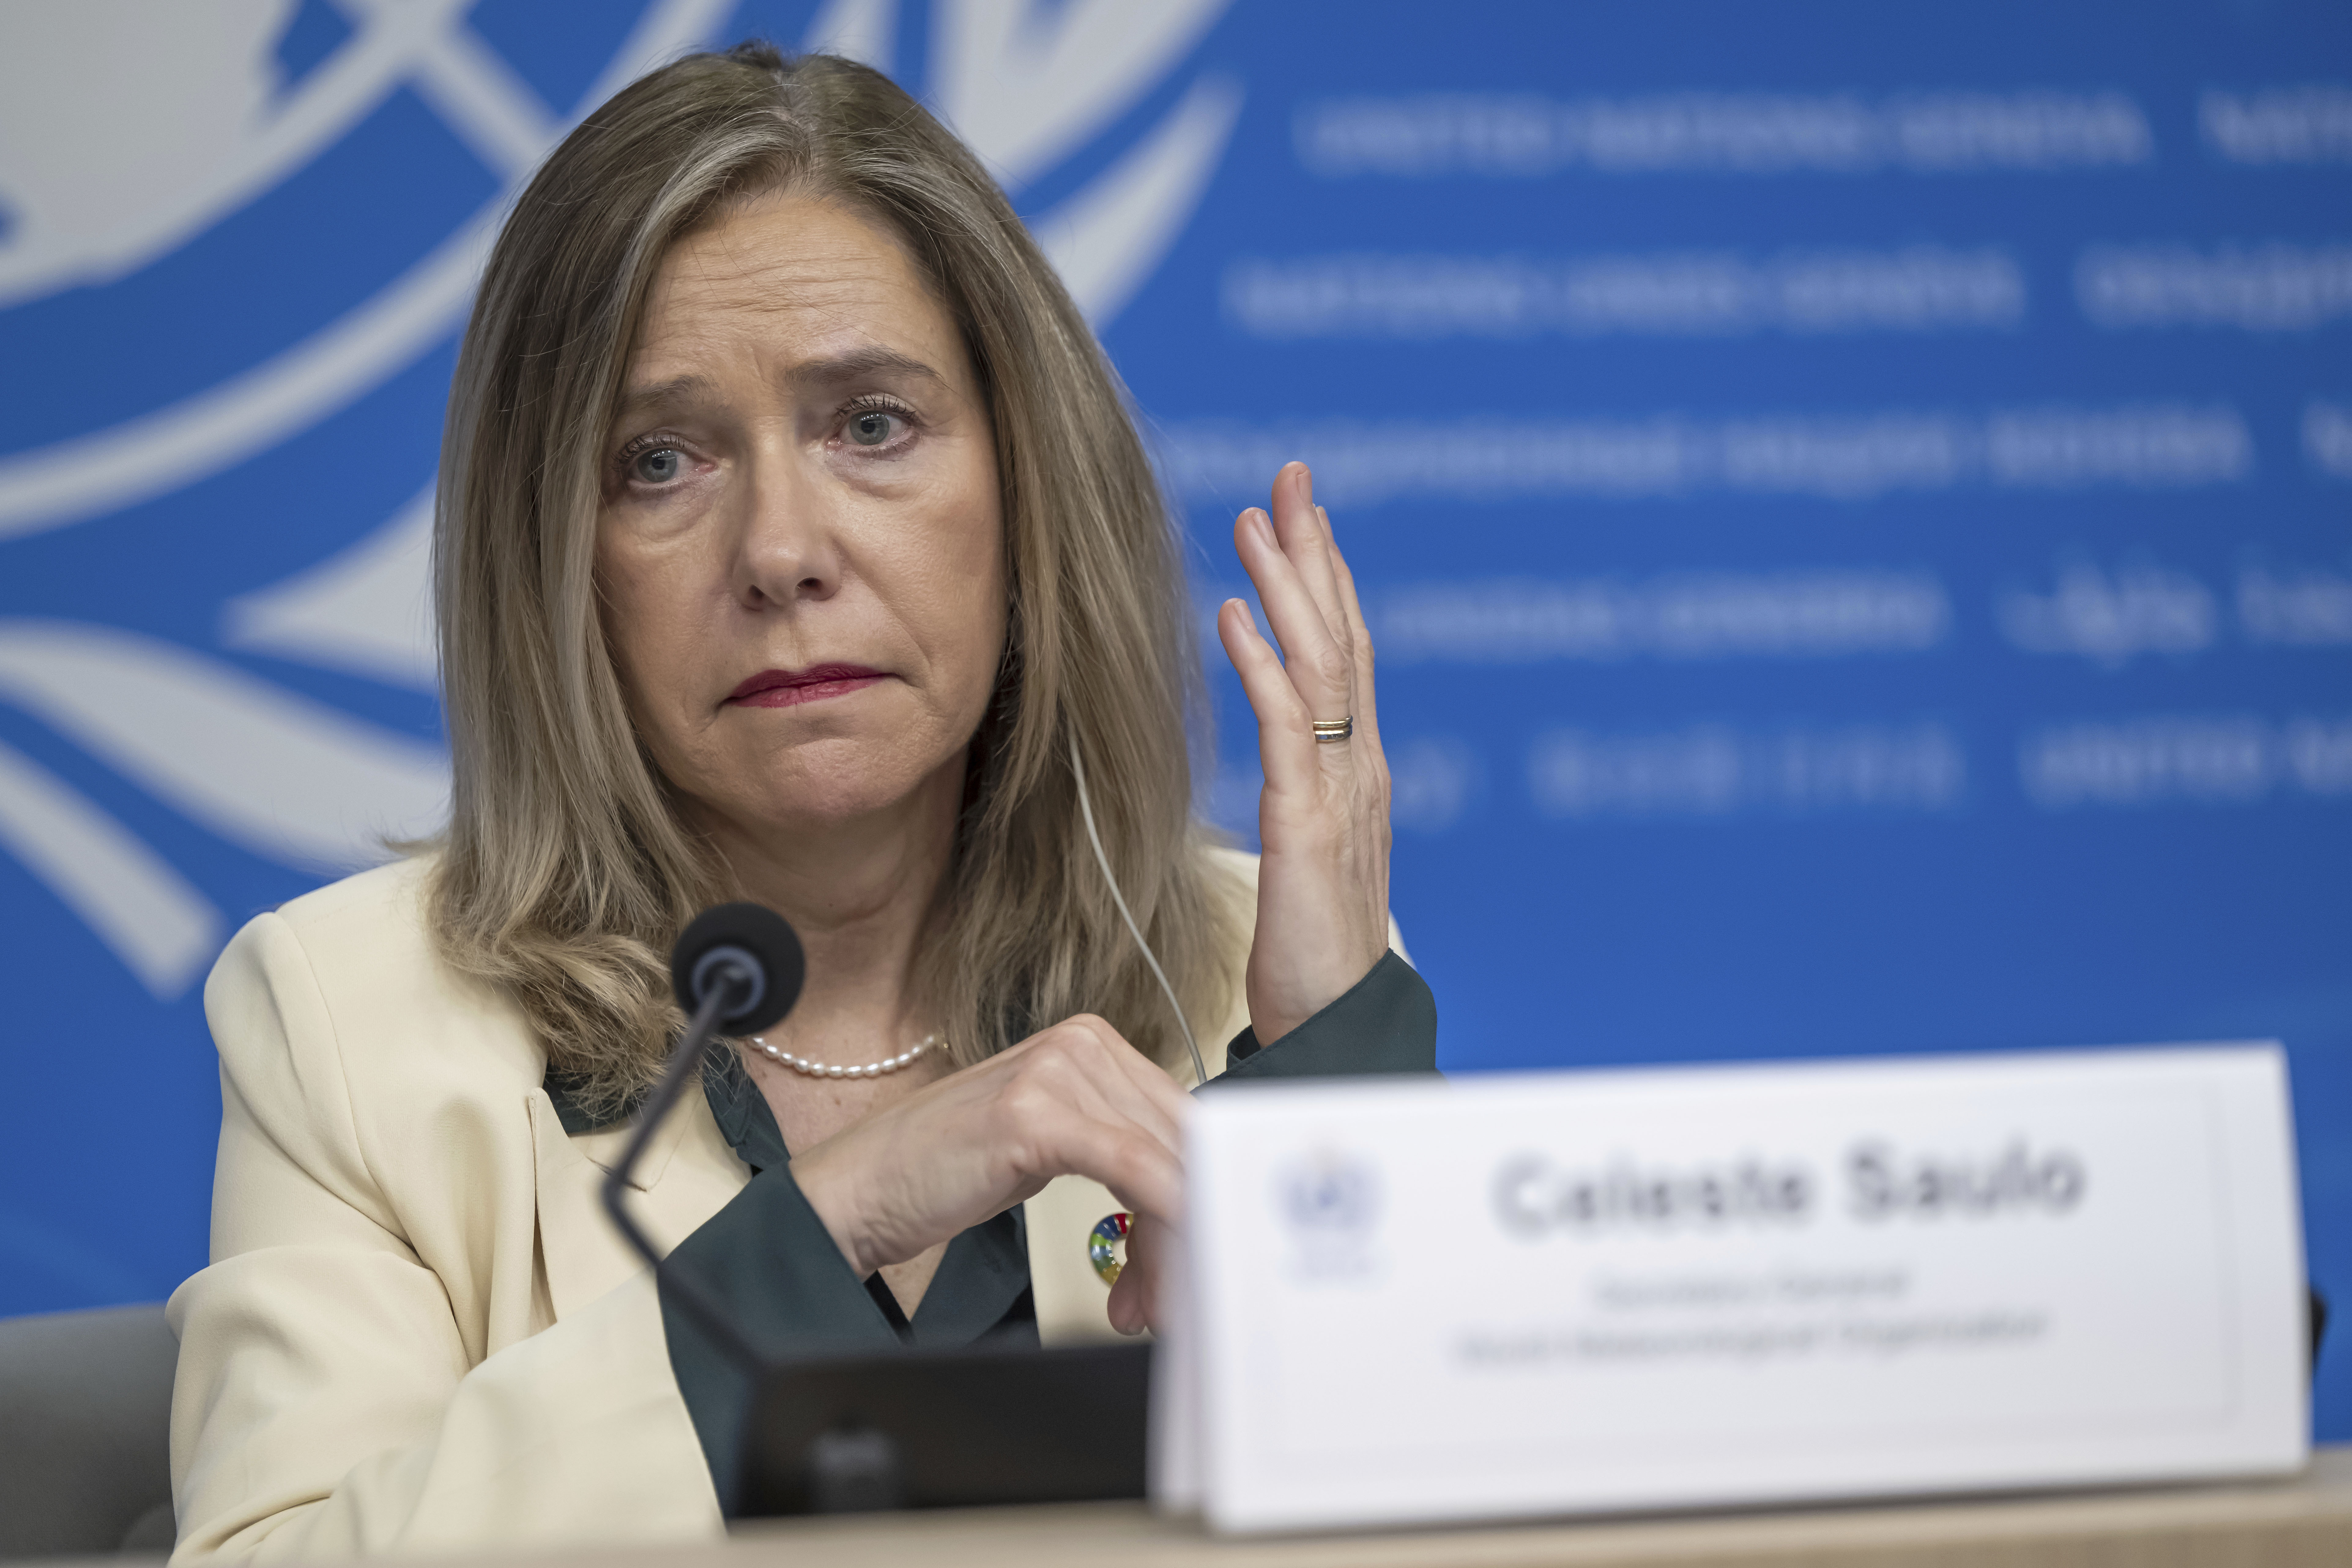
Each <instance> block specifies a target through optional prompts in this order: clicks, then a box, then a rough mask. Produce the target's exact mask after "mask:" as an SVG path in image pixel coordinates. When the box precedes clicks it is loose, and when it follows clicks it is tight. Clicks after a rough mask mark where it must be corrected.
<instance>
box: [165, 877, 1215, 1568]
mask: <svg viewBox="0 0 2352 1568" xmlns="http://www.w3.org/2000/svg"><path fill="white" fill-rule="evenodd" d="M1216 854H1217V857H1218V859H1219V861H1220V862H1221V864H1223V865H1224V866H1225V867H1226V868H1228V869H1230V870H1231V871H1232V872H1233V873H1234V879H1233V884H1232V885H1233V889H1234V897H1235V899H1236V900H1237V902H1238V903H1239V905H1240V906H1241V910H1242V919H1241V921H1239V922H1238V924H1239V928H1240V929H1241V930H1242V931H1244V942H1243V943H1242V945H1241V946H1240V947H1239V948H1238V949H1237V950H1236V951H1235V952H1234V959H1233V963H1234V974H1235V977H1236V982H1237V983H1236V984H1235V986H1234V993H1235V995H1236V997H1237V998H1238V996H1239V994H1240V989H1241V988H1240V985H1239V984H1238V979H1239V976H1240V973H1241V970H1242V966H1243V964H1244V961H1245V959H1246V955H1247V952H1248V944H1247V940H1246V933H1248V932H1249V931H1251V930H1252V929H1253V928H1254V925H1255V886H1256V880H1257V862H1256V860H1255V858H1254V857H1250V856H1245V855H1240V854H1235V853H1233V852H1230V851H1217V852H1216ZM425 866H426V862H424V861H419V860H408V861H403V862H400V863H398V864H395V865H392V866H387V867H383V868H381V869H378V870H373V871H367V872H363V873H362V874H361V875H359V876H356V877H352V878H350V879H346V880H344V881H341V882H338V883H335V884H334V885H333V886H331V887H328V888H323V889H320V890H319V891H317V892H314V893H311V894H309V895H307V896H305V897H303V898H299V899H297V900H294V901H293V902H291V903H289V904H287V905H286V906H285V907H284V908H282V909H280V910H277V911H276V912H274V913H271V914H265V915H262V916H260V917H259V918H257V919H256V920H255V921H252V923H250V924H248V925H247V927H246V928H245V929H244V930H243V931H239V932H238V933H237V935H236V939H235V940H234V941H232V942H230V943H229V945H228V948H227V951H226V952H224V953H223V954H222V955H221V959H220V962H219V963H218V965H217V966H215V969H214V970H213V973H212V977H211V979H210V980H209V981H208V982H207V983H206V984H205V1016H206V1017H207V1018H208V1019H209V1020H210V1022H211V1025H212V1031H213V1038H214V1040H215V1043H216V1044H217V1046H218V1047H219V1051H220V1060H221V1100H222V1117H221V1139H220V1156H219V1164H218V1167H217V1171H216V1173H215V1178H214V1185H213V1235H212V1255H211V1256H212V1262H211V1266H210V1267H208V1268H205V1270H204V1271H203V1272H201V1273H199V1274H197V1275H196V1276H195V1277H194V1279H190V1280H189V1281H188V1282H187V1283H186V1284H184V1285H183V1286H181V1287H180V1289H178V1290H177V1291H176V1292H174V1293H173V1297H172V1300H171V1303H170V1308H169V1311H170V1318H171V1322H172V1327H173V1331H175V1332H176V1333H177V1334H178V1335H179V1339H180V1363H179V1374H178V1383H177V1386H176V1388H175V1390H174V1393H173V1401H172V1487H173V1500H174V1505H175V1507H176V1510H177V1512H178V1517H179V1546H178V1550H177V1551H176V1552H174V1553H173V1563H193V1562H197V1561H200V1560H203V1559H206V1558H213V1557H221V1558H240V1559H252V1560H255V1561H262V1560H272V1561H289V1560H299V1559H310V1560H319V1559H325V1558H334V1557H345V1556H352V1555H357V1554H360V1553H366V1552H395V1551H397V1552H424V1551H440V1550H457V1549H466V1550H475V1551H478V1550H481V1549H484V1548H495V1547H499V1546H504V1545H517V1546H520V1545H525V1544H528V1545H530V1546H532V1547H536V1548H546V1547H561V1546H568V1545H583V1546H585V1545H614V1544H621V1543H628V1542H638V1543H643V1542H677V1541H688V1540H693V1539H697V1538H703V1537H711V1536H716V1535H718V1534H719V1532H720V1531H721V1530H722V1528H723V1525H722V1521H721V1519H720V1516H719V1500H718V1498H717V1495H716V1493H715V1492H714V1491H713V1489H712V1486H711V1480H710V1473H709V1468H708V1467H707V1466H706V1465H705V1463H704V1459H703V1453H702V1447H701V1444H700V1443H699V1442H698V1439H697V1438H696V1436H695V1432H694V1428H693V1426H692V1424H691V1423H690V1422H689V1420H688V1416H687V1410H686V1405H685V1403H684V1401H683V1400H682V1399H681V1397H680V1396H679V1394H678V1390H677V1381H676V1379H675V1377H674V1376H673V1375H672V1373H671V1371H670V1363H669V1353H668V1349H667V1341H666V1340H665V1338H664V1334H663V1330H662V1320H661V1312H660V1307H659V1303H658V1300H657V1298H656V1293H655V1289H654V1280H653V1276H652V1272H651V1271H650V1270H649V1269H647V1268H646V1267H644V1265H643V1263H642V1262H641V1261H640V1260H639V1259H638V1258H637V1257H636V1256H635V1254H634V1253H632V1252H630V1251H629V1250H628V1248H627V1247H626V1246H625V1244H624V1243H623V1242H622V1241H621V1239H620V1237H618V1236H617V1235H615V1234H614V1230H613V1228H612V1226H611V1225H610V1223H609V1222H608V1221H607V1219H606V1217H605V1215H604V1212H603V1210H602V1208H601V1207H600V1205H599V1203H598V1196H597V1193H598V1186H599V1184H600V1183H601V1182H602V1180H603V1179H604V1172H605V1169H606V1167H607V1166H608V1165H610V1164H611V1163H614V1161H615V1160H616V1159H617V1158H618V1156H619V1152H620V1150H621V1147H622V1143H623V1141H624V1139H625V1136H626V1132H625V1130H624V1129H617V1128H616V1129H614V1130H611V1131H605V1132H600V1133H591V1134H586V1135H583V1136H581V1137H577V1138H573V1137H569V1136H567V1135H566V1134H565V1133H564V1131H563V1129H562V1125H561V1124H560V1123H559V1122H558V1121H557V1120H556V1116H555V1108H554V1106H553V1104H552V1103H551V1101H550V1100H549V1099H548V1097H547V1094H546V1092H545V1091H544V1090H543V1089H541V1087H540V1082H541V1079H542V1078H543V1077H544V1076H545V1070H546V1058H545V1056H544V1054H543V1053H542V1052H541V1048H540V1047H539V1045H538V1044H537V1042H536V1041H535V1039H534V1038H533V1037H532V1033H531V1030H530V1028H529V1027H528V1026H526V1025H525V1023H524V1021H523V1018H522V1016H521V1015H520V1013H519V1012H518V1011H517V1010H516V1008H515V1007H514V1005H512V1004H511V1003H510V1002H509V1000H508V999H507V998H506V997H505V996H504V995H503V994H500V993H499V992H498V991H496V990H494V989H492V988H489V987H486V986H484V985H481V984H477V983H475V982H473V981H470V980H467V978H465V977H463V976H461V975H457V974H456V973H452V972H451V971H450V970H449V969H447V968H446V966H445V965H444V964H443V963H441V962H440V961H439V959H438V958H437V957H436V954H435V952H434V951H433V944H432V942H431V940H430V938H429V936H428V933H427V931H426V927H425V911H424V907H423V902H422V891H423V883H424V872H425ZM1247 1021H1248V1020H1247V1015H1246V1012H1245V1010H1244V1008H1243V1007H1242V1005H1241V1004H1240V1003H1239V1001H1238V1000H1237V1001H1236V1003H1235V1007H1234V1016H1230V1017H1225V1018H1202V1019H1195V1020H1193V1026H1194V1032H1195V1033H1196V1035H1197V1036H1198V1037H1199V1040H1200V1044H1201V1048H1202V1054H1203V1057H1204V1058H1205V1060H1206V1065H1207V1067H1208V1068H1209V1070H1210V1072H1211V1073H1212V1074H1215V1073H1217V1072H1219V1071H1222V1070H1223V1066H1224V1048H1225V1043H1226V1042H1227V1041H1228V1040H1230V1039H1231V1038H1232V1037H1234V1035H1236V1034H1238V1033H1239V1032H1240V1030H1241V1029H1242V1027H1243V1026H1244V1024H1245V1023H1246V1022H1247ZM749 1180H750V1171H749V1170H748V1168H747V1167H746V1166H745V1165H744V1164H743V1163H742V1161H741V1160H740V1159H739V1158H738V1157H737V1156H736V1154H735V1152H734V1150H733V1149H732V1148H730V1146H729V1145H728V1143H727V1141H726V1140H725V1138H724V1137H722V1136H721V1134H720V1133H719V1128H718V1125H717V1123H716V1122H715V1121H713V1120H712V1117H711V1114H710V1110H709V1105H708V1103H707V1102H706V1101H705V1100H704V1098H703V1097H702V1096H701V1095H698V1094H695V1095H689V1096H688V1097H687V1099H686V1101H685V1103H684V1104H683V1105H682V1106H681V1107H680V1108H679V1109H678V1110H677V1111H676V1112H674V1113H673V1114H672V1115H671V1116H670V1118H669V1120H668V1121H667V1124H666V1125H665V1126H664V1127H663V1128H662V1129H661V1132H660V1136H659V1137H658V1139H657V1140H656V1142H655V1143H654V1145H653V1147H652V1149H651V1150H650V1152H649V1155H648V1157H647V1159H646V1161H645V1163H644V1165H643V1167H642V1169H641V1170H640V1172H639V1173H638V1174H637V1177H636V1181H635V1184H636V1186H637V1189H638V1191H637V1194H636V1197H635V1209H636V1212H637V1213H638V1214H639V1215H641V1216H643V1219H644V1222H645V1224H646V1226H647V1228H648V1229H649V1230H650V1231H651V1232H652V1233H653V1235H654V1236H655V1237H656V1240H657V1242H658V1243H659V1244H660V1245H663V1246H665V1247H671V1246H675V1245H677V1242H678V1241H680V1240H682V1239H684V1238H685V1237H687V1236H688V1235H689V1234H690V1233H692V1232H693V1231H694V1230H695V1229H696V1228H697V1227H698V1226H700V1225H701V1224H702V1223H703V1222H704V1221H705V1220H707V1219H709V1217H710V1216H711V1215H714V1214H716V1213H717V1212H718V1211H719V1208H720V1207H721V1206H722V1205H725V1204H726V1203H727V1201H728V1200H729V1199H730V1198H731V1197H733V1196H734V1195H735V1194H736V1193H737V1192H738V1191H739V1190H740V1189H741V1188H742V1186H743V1185H744V1184H746V1183H747V1182H748V1181H749ZM1117 1207H1118V1204H1117V1203H1116V1202H1115V1201H1114V1200H1113V1199H1112V1198H1111V1196H1110V1194H1108V1192H1107V1191H1105V1190H1104V1189H1103V1188H1102V1187H1100V1186H1098V1185H1097V1184H1094V1183H1091V1182H1087V1181H1083V1180H1081V1179H1078V1178H1075V1177H1066V1178H1064V1179H1062V1180H1061V1181H1057V1182H1055V1183H1054V1184H1052V1185H1050V1186H1048V1187H1047V1188H1046V1189H1045V1192H1043V1193H1041V1194H1038V1196H1036V1197H1035V1198H1033V1199H1031V1200H1030V1201H1029V1203H1028V1205H1026V1218H1027V1225H1028V1235H1029V1258H1030V1274H1031V1281H1032V1286H1033V1289H1034V1294H1035V1300H1036V1304H1037V1321H1038V1328H1039V1331H1040V1333H1041V1335H1042V1336H1043V1337H1044V1338H1045V1341H1046V1342H1048V1343H1055V1342H1070V1341H1072V1340H1075V1339H1081V1338H1086V1337H1090V1336H1107V1335H1108V1334H1109V1332H1110V1330H1109V1326H1108V1320H1107V1318H1106V1315H1105V1310H1104V1301H1105V1297H1106V1294H1107V1292H1106V1289H1105V1287H1104V1286H1103V1285H1102V1284H1101V1282H1100V1281H1099V1280H1098V1279H1097V1278H1096V1277H1095V1274H1094V1271H1093V1269H1092V1268H1090V1267H1089V1266H1088V1265H1087V1260H1086V1255H1085V1254H1086V1247H1085V1240H1086V1236H1087V1232H1088V1231H1089V1230H1091V1229H1092V1228H1093V1226H1094V1225H1095V1224H1096V1223H1097V1221H1098V1220H1100V1219H1101V1218H1102V1217H1103V1215H1106V1214H1108V1213H1109V1212H1111V1211H1112V1210H1114V1209H1116V1208H1117Z"/></svg>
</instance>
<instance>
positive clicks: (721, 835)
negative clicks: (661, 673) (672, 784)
mask: <svg viewBox="0 0 2352 1568" xmlns="http://www.w3.org/2000/svg"><path fill="white" fill-rule="evenodd" d="M961 771H962V770H961V767H960V766H959V767H957V768H954V769H951V770H941V772H940V773H939V774H935V775H933V777H931V778H930V779H928V780H926V781H925V782H924V783H923V784H921V785H919V787H918V788H917V789H916V790H915V791H914V793H913V794H912V795H908V796H907V797H906V798H905V799H902V800H900V801H898V802H895V803H893V804H892V805H889V806H887V807H886V808H884V809H883V810H881V811H877V812H874V813H870V814H867V815H866V816H859V817H856V818H853V819H849V820H846V821H831V822H826V823H824V824H822V825H814V826H808V827H803V828H796V829H793V830H789V831H787V830H781V829H775V828H756V829H751V830H747V829H746V828H745V827H744V826H742V825H740V824H738V823H734V822H730V821H724V820H712V821H711V822H710V823H709V834H710V837H711V840H712V843H713V844H714V846H715V847H717V848H718V850H719V854H720V855H721V856H722V857H723V858H724V859H725V861H726V863H727V866H728V868H729V869H730V872H731V873H732V875H733V878H734V881H735V884H736V886H737V888H738V889H739V894H738V896H740V897H742V898H746V899H751V900H754V901H756V902H759V903H762V904H766V905H767V906H768V907H769V908H771V909H772V910H775V911H776V912H777V913H779V914H781V915H782V916H783V917H784V918H785V919H786V920H787V921H791V922H792V925H793V931H796V932H798V933H799V935H800V939H801V945H802V947H803V950H804V951H805V952H806V954H807V957H808V979H807V982H806V984H804V985H803V988H802V991H801V999H800V1001H799V1003H798V1004H797V1005H795V1006H794V1007H793V1011H792V1014H791V1016H789V1017H788V1018H786V1019H785V1021H784V1022H783V1023H782V1025H780V1026H777V1027H776V1028H775V1029H773V1030H772V1031H770V1032H769V1034H768V1036H767V1038H768V1039H770V1040H771V1041H774V1042H777V1043H779V1044H780V1045H783V1046H784V1047H785V1048H788V1049H792V1050H794V1051H796V1052H798V1053H799V1054H801V1055H803V1056H810V1057H814V1058H817V1059H819V1060H835V1061H838V1060H844V1059H847V1060H853V1061H856V1060H863V1059H865V1058H866V1057H868V1056H873V1055H877V1054H881V1055H887V1054H888V1052H887V1050H886V1049H884V1048H883V1047H886V1046H891V1045H892V1043H893V1042H895V1043H896V1044H895V1046H894V1047H893V1048H903V1047H905V1046H908V1045H911V1044H913V1043H914V1041H915V1040H916V1039H919V1038H920V1037H922V1035H923V1034H924V1033H926V1032H927V1031H929V1029H931V1028H933V1027H936V1026H937V1025H938V1022H939V1021H938V1020H936V1019H929V1018H924V1017H921V1016H917V1015H918V1011H919V1009H918V1007H917V1005H916V1004H915V1002H914V999H913V998H912V997H911V996H910V994H909V981H910V979H911V977H912V975H913V973H914V965H915V956H916V952H917V948H918V945H919V942H920V941H921V939H922V936H923V931H924V927H925V925H926V923H927V922H928V921H929V918H930V915H931V911H932V910H933V907H934V905H935V903H936V901H937V899H938V896H939V889H940V880H941V879H943V878H944V877H945V876H946V875H947V871H948V865H949V862H950V859H951V858H953V855H954V851H955V825H956V815H957V810H958V807H959V805H960V804H961V796H962V780H961ZM901 1037H904V1038H901ZM861 1053H862V1054H861Z"/></svg>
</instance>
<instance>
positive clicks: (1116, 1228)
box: [1087, 1214, 1134, 1285]
mask: <svg viewBox="0 0 2352 1568" xmlns="http://www.w3.org/2000/svg"><path fill="white" fill-rule="evenodd" d="M1133 1218H1134V1216H1133V1215H1125V1214H1107V1215H1103V1217H1102V1223H1101V1224H1099V1225H1097V1226H1095V1230H1094V1234H1093V1235H1092V1236H1089V1237H1087V1259H1088V1261H1090V1262H1092V1263H1093V1264H1094V1266H1095V1272H1096V1273H1097V1274H1099V1275H1101V1276H1102V1282H1103V1283H1104V1284H1106V1285H1116V1284H1118V1271H1119V1270H1120V1269H1122V1268H1126V1267H1127V1227H1128V1226H1129V1224H1130V1223H1132V1221H1133Z"/></svg>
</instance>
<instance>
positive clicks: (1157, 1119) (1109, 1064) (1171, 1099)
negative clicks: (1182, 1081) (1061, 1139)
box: [1061, 1013, 1192, 1155]
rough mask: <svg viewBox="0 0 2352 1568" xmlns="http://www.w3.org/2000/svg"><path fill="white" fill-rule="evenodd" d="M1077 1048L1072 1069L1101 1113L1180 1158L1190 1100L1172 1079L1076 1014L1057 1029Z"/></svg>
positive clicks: (1109, 1031)
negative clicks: (1143, 1132)
mask: <svg viewBox="0 0 2352 1568" xmlns="http://www.w3.org/2000/svg"><path fill="white" fill-rule="evenodd" d="M1061 1027H1062V1028H1063V1029H1066V1030H1067V1031H1069V1032H1070V1035H1071V1037H1072V1038H1073V1040H1074V1042H1076V1047H1077V1049H1076V1053H1075V1054H1076V1058H1077V1066H1078V1068H1079V1070H1080V1071H1081V1072H1082V1073H1083V1074H1085V1075H1086V1079H1087V1087H1088V1089H1089V1090H1090V1091H1091V1092H1092V1094H1093V1095H1094V1096H1095V1097H1096V1098H1097V1100H1099V1103H1100V1107H1101V1110H1102V1111H1103V1112H1104V1113H1105V1114H1107V1115H1109V1116H1114V1117H1124V1118H1126V1119H1127V1120H1128V1121H1132V1122H1134V1123H1135V1124H1136V1125H1138V1126H1139V1127H1141V1128H1144V1129H1145V1130H1146V1131H1150V1133H1151V1135H1152V1136H1153V1137H1155V1138H1157V1139H1159V1140H1160V1142H1161V1143H1162V1144H1163V1145H1164V1146H1165V1147H1166V1148H1167V1149H1168V1150H1169V1151H1170V1152H1171V1153H1177V1154H1180V1155H1181V1153H1182V1152H1183V1140H1184V1117H1185V1114H1186V1113H1187V1112H1188V1111H1190V1110H1191V1109H1192V1099H1191V1097H1190V1096H1188V1095H1187V1094H1185V1092H1184V1091H1183V1090H1182V1089H1178V1088H1177V1087H1176V1080H1175V1079H1172V1078H1171V1077H1169V1076H1168V1074H1167V1072H1166V1071H1165V1070H1163V1069H1162V1068H1160V1067H1159V1066H1158V1065H1157V1064H1155V1063H1154V1062H1152V1061H1151V1060H1150V1058H1147V1057H1146V1056H1145V1055H1144V1054H1143V1053H1142V1052H1141V1051H1139V1050H1137V1049H1136V1048H1135V1047H1134V1046H1132V1045H1130V1044H1129V1042H1128V1040H1127V1037H1125V1036H1123V1035H1121V1034H1120V1033H1119V1032H1118V1030H1117V1029H1114V1028H1113V1027H1111V1026H1110V1025H1109V1024H1108V1022H1107V1021H1105V1020H1104V1019H1101V1018H1098V1017H1097V1016H1094V1015H1092V1014H1090V1013H1081V1014H1079V1015H1077V1016H1074V1017H1072V1018H1069V1019H1067V1020H1066V1021H1065V1022H1064V1023H1063V1025H1062V1026H1061Z"/></svg>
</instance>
